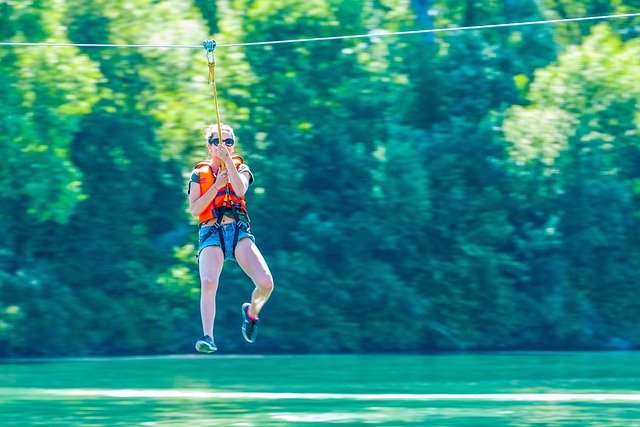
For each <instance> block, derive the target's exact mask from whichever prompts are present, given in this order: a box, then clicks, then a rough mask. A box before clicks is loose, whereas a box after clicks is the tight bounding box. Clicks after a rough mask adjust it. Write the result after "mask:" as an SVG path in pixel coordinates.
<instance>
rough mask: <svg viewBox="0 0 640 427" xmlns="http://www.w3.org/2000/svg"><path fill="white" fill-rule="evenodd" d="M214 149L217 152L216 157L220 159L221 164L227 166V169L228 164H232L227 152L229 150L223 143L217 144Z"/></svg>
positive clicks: (229, 154)
mask: <svg viewBox="0 0 640 427" xmlns="http://www.w3.org/2000/svg"><path fill="white" fill-rule="evenodd" d="M216 149H217V150H218V157H219V158H220V161H221V162H223V163H224V164H225V165H227V167H228V166H229V164H233V159H231V153H230V152H229V149H228V148H227V146H226V145H225V144H223V143H220V144H218V146H217V147H216ZM229 162H230V163H229Z"/></svg>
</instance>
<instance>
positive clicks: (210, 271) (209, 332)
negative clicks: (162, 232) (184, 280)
mask: <svg viewBox="0 0 640 427" xmlns="http://www.w3.org/2000/svg"><path fill="white" fill-rule="evenodd" d="M220 128H221V131H222V135H221V136H220V135H218V126H217V125H210V126H208V127H207V128H206V129H205V137H206V142H207V143H206V147H207V150H208V151H209V154H210V155H211V159H210V160H208V161H205V162H201V163H199V164H198V165H196V167H195V169H194V170H193V172H192V173H191V179H190V181H189V191H188V192H189V210H190V211H191V214H192V215H193V216H194V217H197V218H198V221H199V222H200V228H199V232H198V262H199V269H200V285H201V295H200V315H201V317H202V329H203V332H204V335H203V337H202V338H200V339H199V340H198V342H196V350H198V351H200V352H203V353H212V352H214V351H216V350H217V347H216V344H215V341H214V338H213V324H214V320H215V317H216V292H217V290H218V281H219V278H220V273H221V272H222V266H223V264H224V261H225V260H227V259H230V260H235V261H237V262H238V264H239V265H240V267H241V268H242V270H243V271H244V272H245V273H246V274H247V275H248V276H249V277H250V278H251V280H252V281H253V283H254V285H255V288H254V289H253V293H252V294H251V302H247V303H244V304H243V305H242V334H243V336H244V339H245V340H247V341H248V342H254V341H255V338H256V332H257V327H258V315H259V313H260V310H261V309H262V307H263V306H264V303H265V302H266V301H267V299H268V298H269V295H271V292H272V291H273V278H272V277H271V272H270V271H269V267H268V266H267V263H266V262H265V260H264V258H263V257H262V254H261V253H260V251H259V250H258V247H257V246H256V245H255V238H254V236H253V235H252V234H251V231H250V228H249V215H248V213H247V209H246V203H245V198H244V195H245V193H246V191H247V189H248V188H249V185H251V184H252V183H253V174H252V173H251V170H250V169H249V167H248V166H247V165H246V164H245V163H244V161H243V160H242V158H241V157H240V156H235V155H233V152H234V147H235V142H236V138H235V135H234V133H233V129H232V128H231V126H229V125H226V124H222V125H221V126H220Z"/></svg>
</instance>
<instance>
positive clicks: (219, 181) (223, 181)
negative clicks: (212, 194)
mask: <svg viewBox="0 0 640 427" xmlns="http://www.w3.org/2000/svg"><path fill="white" fill-rule="evenodd" d="M228 183H229V175H228V173H227V171H226V170H224V171H223V170H221V171H220V172H218V176H217V177H216V182H214V183H213V186H214V187H216V188H217V189H218V191H220V189H221V188H224V186H225V185H227V184H228Z"/></svg>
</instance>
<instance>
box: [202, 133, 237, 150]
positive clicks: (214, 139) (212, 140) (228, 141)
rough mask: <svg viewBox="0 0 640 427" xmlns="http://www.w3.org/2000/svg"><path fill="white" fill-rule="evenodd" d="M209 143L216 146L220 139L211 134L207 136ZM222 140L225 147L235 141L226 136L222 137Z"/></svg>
mask: <svg viewBox="0 0 640 427" xmlns="http://www.w3.org/2000/svg"><path fill="white" fill-rule="evenodd" d="M208 141H209V144H213V145H215V146H217V145H218V144H220V139H218V137H215V136H213V135H211V136H210V137H209V140H208ZM222 142H224V145H226V146H227V147H231V146H232V145H233V144H234V143H235V141H234V140H233V138H227V139H223V140H222Z"/></svg>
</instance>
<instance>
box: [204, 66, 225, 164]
mask: <svg viewBox="0 0 640 427" xmlns="http://www.w3.org/2000/svg"><path fill="white" fill-rule="evenodd" d="M207 65H208V66H209V75H208V77H207V84H208V85H210V86H211V88H212V89H213V103H214V105H215V110H216V123H217V124H218V141H220V142H222V127H221V122H220V108H219V107H218V91H217V89H216V72H215V69H216V61H215V60H210V61H209V62H208V63H207ZM220 169H222V170H224V169H225V165H224V162H220Z"/></svg>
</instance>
